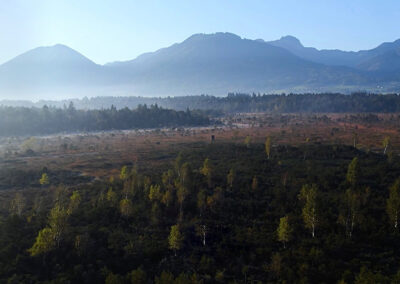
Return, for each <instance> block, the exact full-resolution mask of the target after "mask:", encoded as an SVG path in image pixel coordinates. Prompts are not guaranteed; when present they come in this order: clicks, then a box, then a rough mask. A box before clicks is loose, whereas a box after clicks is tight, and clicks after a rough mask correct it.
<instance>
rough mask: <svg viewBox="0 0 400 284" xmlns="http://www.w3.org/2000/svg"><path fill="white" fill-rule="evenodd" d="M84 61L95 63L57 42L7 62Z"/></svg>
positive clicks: (85, 62)
mask: <svg viewBox="0 0 400 284" xmlns="http://www.w3.org/2000/svg"><path fill="white" fill-rule="evenodd" d="M56 62H59V63H68V64H70V63H80V64H81V63H84V64H93V65H94V64H95V63H94V62H93V61H91V60H90V59H88V58H86V57H85V56H83V55H82V54H80V53H79V52H77V51H76V50H74V49H72V48H70V47H68V46H66V45H63V44H55V45H51V46H41V47H37V48H34V49H31V50H29V51H27V52H25V53H23V54H21V55H19V56H17V57H15V58H13V59H11V60H10V61H8V62H6V63H5V64H4V65H8V64H13V63H14V64H15V63H16V64H27V63H29V64H44V63H56Z"/></svg>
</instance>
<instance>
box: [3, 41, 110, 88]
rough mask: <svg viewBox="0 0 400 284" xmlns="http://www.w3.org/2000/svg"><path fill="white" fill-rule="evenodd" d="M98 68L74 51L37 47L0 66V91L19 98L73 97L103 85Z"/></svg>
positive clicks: (102, 76) (104, 79)
mask: <svg viewBox="0 0 400 284" xmlns="http://www.w3.org/2000/svg"><path fill="white" fill-rule="evenodd" d="M107 77H108V76H107V74H106V73H105V71H104V68H103V67H102V66H101V65H97V64H96V63H94V62H93V61H91V60H89V59H88V58H86V57H84V56H83V55H81V54H80V53H78V52H76V51H75V50H73V49H71V48H69V47H67V46H64V45H60V44H58V45H55V46H50V47H39V48H35V49H33V50H30V51H28V52H26V53H24V54H21V55H19V56H17V57H15V58H14V59H12V60H10V61H8V62H6V63H4V64H2V65H0V90H1V92H2V93H11V94H14V95H16V96H20V95H23V94H26V93H39V94H40V93H47V92H60V91H65V92H66V93H67V92H69V91H72V93H74V92H75V91H76V90H77V89H78V88H82V90H85V89H86V88H88V87H97V86H100V85H103V84H104V83H106V81H107Z"/></svg>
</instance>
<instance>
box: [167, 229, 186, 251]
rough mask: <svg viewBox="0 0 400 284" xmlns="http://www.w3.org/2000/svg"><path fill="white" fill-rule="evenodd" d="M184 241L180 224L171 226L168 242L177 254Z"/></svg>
mask: <svg viewBox="0 0 400 284" xmlns="http://www.w3.org/2000/svg"><path fill="white" fill-rule="evenodd" d="M183 241H184V236H183V234H182V233H181V229H180V227H179V225H173V226H171V231H170V233H169V237H168V244H169V248H170V249H171V250H173V251H174V252H175V255H176V252H177V251H178V250H180V249H181V248H182V246H183Z"/></svg>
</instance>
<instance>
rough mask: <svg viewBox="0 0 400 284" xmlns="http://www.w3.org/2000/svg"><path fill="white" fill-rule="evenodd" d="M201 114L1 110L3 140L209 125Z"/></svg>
mask: <svg viewBox="0 0 400 284" xmlns="http://www.w3.org/2000/svg"><path fill="white" fill-rule="evenodd" d="M209 123H210V121H209V118H208V117H207V115H206V114H204V113H203V112H202V111H191V110H189V109H187V110H186V111H175V110H171V109H164V108H162V107H159V106H158V105H157V104H155V105H151V106H149V107H148V106H147V105H139V106H138V107H137V108H136V109H129V108H127V107H126V108H123V109H117V108H116V107H114V106H111V107H110V108H108V109H97V110H78V109H76V108H75V107H74V105H73V103H70V104H69V106H68V107H66V106H64V107H63V108H56V107H48V106H46V105H45V106H43V107H42V108H35V107H31V108H27V107H6V106H1V107H0V136H13V135H37V134H52V133H59V132H73V131H100V130H112V129H120V130H123V129H134V128H158V127H177V126H200V125H208V124H209Z"/></svg>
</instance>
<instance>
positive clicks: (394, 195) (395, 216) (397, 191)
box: [386, 178, 400, 230]
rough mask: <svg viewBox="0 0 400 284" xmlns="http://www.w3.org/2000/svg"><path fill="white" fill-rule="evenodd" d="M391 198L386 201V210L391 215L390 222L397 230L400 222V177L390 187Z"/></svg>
mask: <svg viewBox="0 0 400 284" xmlns="http://www.w3.org/2000/svg"><path fill="white" fill-rule="evenodd" d="M389 191H390V193H389V198H388V199H387V201H386V212H387V214H388V216H389V219H390V222H391V223H392V225H393V226H394V228H395V230H397V227H398V224H399V213H400V178H399V179H397V180H396V181H395V182H394V184H393V185H392V186H391V187H390V188H389Z"/></svg>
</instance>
